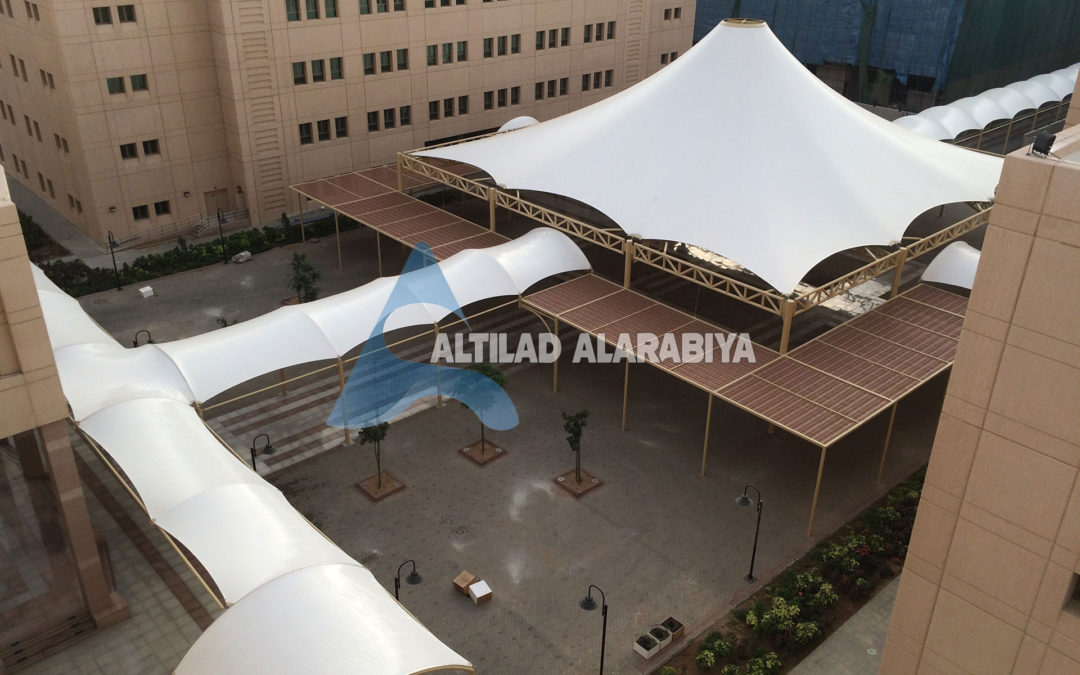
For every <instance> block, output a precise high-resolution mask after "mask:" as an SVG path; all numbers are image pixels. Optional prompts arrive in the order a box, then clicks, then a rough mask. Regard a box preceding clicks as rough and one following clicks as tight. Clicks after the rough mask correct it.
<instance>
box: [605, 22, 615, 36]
mask: <svg viewBox="0 0 1080 675" xmlns="http://www.w3.org/2000/svg"><path fill="white" fill-rule="evenodd" d="M607 39H609V40H614V39H615V22H614V21H608V22H607Z"/></svg>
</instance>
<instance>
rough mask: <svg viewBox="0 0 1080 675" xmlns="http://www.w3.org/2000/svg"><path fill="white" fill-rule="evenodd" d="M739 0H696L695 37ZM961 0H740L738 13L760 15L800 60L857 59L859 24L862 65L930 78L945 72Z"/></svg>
mask: <svg viewBox="0 0 1080 675" xmlns="http://www.w3.org/2000/svg"><path fill="white" fill-rule="evenodd" d="M736 2H737V0H698V3H697V14H696V19H695V22H694V40H695V41H697V40H700V39H701V38H703V37H704V36H705V35H706V34H707V33H708V32H709V31H710V30H712V28H713V27H714V26H716V24H717V23H719V22H720V21H721V20H723V19H726V18H728V17H730V16H732V15H733V12H734V11H735V5H736ZM964 4H965V2H964V0H816V1H815V2H807V1H806V0H741V2H738V5H739V16H740V17H743V18H752V19H764V20H765V21H766V22H768V24H769V27H770V28H772V31H773V33H775V34H776V36H777V37H778V38H779V39H780V41H781V42H783V43H784V45H785V46H786V47H787V48H788V49H789V50H790V51H791V52H792V53H793V54H794V55H795V57H796V58H797V59H799V60H800V61H802V62H803V63H826V62H828V63H844V64H849V65H858V63H859V53H860V39H861V37H862V35H863V30H864V25H865V26H867V27H868V28H869V29H870V39H869V45H868V48H867V50H866V52H867V63H866V65H867V66H869V67H874V68H881V69H885V70H892V71H895V72H896V77H897V79H898V80H899V81H900V82H902V83H905V84H906V83H907V78H908V76H909V75H917V76H920V77H932V78H934V89H935V90H940V89H941V88H942V86H943V85H944V82H945V80H946V77H947V75H948V73H949V63H950V61H951V59H952V54H953V50H954V49H955V47H956V40H957V35H958V33H959V30H960V23H961V19H962V17H963V14H964Z"/></svg>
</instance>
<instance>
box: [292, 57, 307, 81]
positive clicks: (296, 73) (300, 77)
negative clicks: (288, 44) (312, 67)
mask: <svg viewBox="0 0 1080 675" xmlns="http://www.w3.org/2000/svg"><path fill="white" fill-rule="evenodd" d="M292 83H293V84H307V64H306V63H304V62H303V61H297V62H295V63H293V64H292Z"/></svg>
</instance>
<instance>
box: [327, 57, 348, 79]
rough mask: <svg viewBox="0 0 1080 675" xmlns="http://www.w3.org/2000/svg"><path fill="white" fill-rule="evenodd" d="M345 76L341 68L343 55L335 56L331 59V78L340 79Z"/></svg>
mask: <svg viewBox="0 0 1080 675" xmlns="http://www.w3.org/2000/svg"><path fill="white" fill-rule="evenodd" d="M343 77H345V74H344V72H343V71H342V69H341V57H340V56H334V57H332V58H331V59H330V79H331V80H340V79H341V78H343Z"/></svg>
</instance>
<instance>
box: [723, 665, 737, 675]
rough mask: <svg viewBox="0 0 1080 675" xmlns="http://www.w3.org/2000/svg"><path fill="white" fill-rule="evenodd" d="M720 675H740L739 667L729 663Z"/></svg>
mask: <svg viewBox="0 0 1080 675" xmlns="http://www.w3.org/2000/svg"><path fill="white" fill-rule="evenodd" d="M720 675H739V667H738V666H736V665H734V664H731V663H729V664H727V665H726V666H724V667H723V668H721V669H720Z"/></svg>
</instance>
